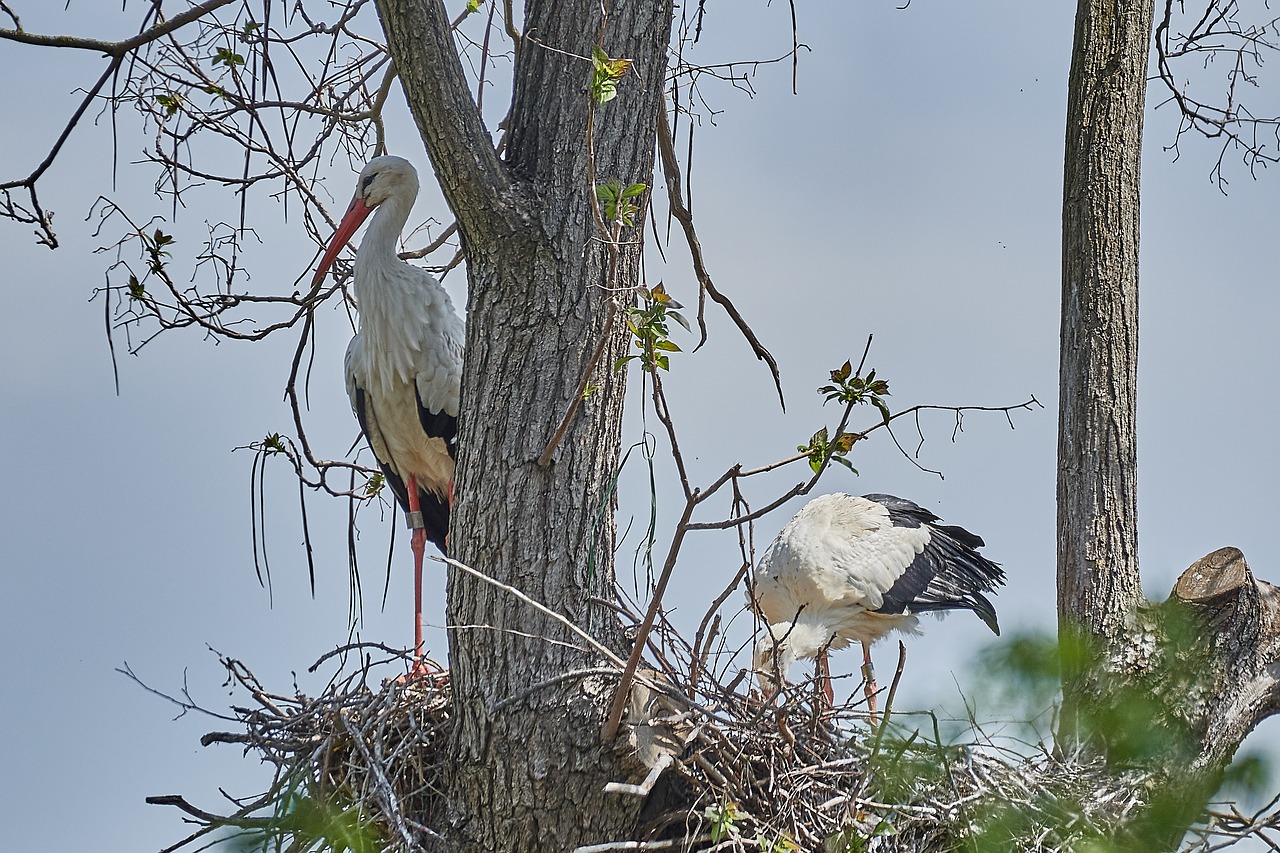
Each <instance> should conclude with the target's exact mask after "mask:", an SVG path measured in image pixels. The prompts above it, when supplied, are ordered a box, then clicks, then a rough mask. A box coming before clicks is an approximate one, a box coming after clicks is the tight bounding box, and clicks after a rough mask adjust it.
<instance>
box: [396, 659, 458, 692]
mask: <svg viewBox="0 0 1280 853" xmlns="http://www.w3.org/2000/svg"><path fill="white" fill-rule="evenodd" d="M447 677H448V673H447V672H446V671H445V670H444V669H443V668H442V667H441V666H440V664H438V663H436V662H435V661H433V660H431V659H430V658H425V657H422V656H421V655H414V658H413V665H412V666H410V667H409V671H408V672H406V673H405V674H404V675H402V676H400V677H399V678H397V679H396V684H403V685H409V684H416V683H418V682H422V681H425V682H426V684H425V685H424V686H430V687H435V688H439V687H442V686H444V684H445V682H446V681H447Z"/></svg>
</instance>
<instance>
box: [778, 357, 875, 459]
mask: <svg viewBox="0 0 1280 853" xmlns="http://www.w3.org/2000/svg"><path fill="white" fill-rule="evenodd" d="M818 393H819V394H821V395H822V396H823V397H825V398H826V399H825V402H826V403H829V402H832V401H835V402H838V403H843V404H844V405H846V406H859V405H863V404H867V405H871V406H875V407H876V409H878V410H879V411H880V416H881V417H882V418H883V419H884V422H885V423H888V422H889V418H890V414H889V406H888V404H887V403H885V401H884V398H885V397H887V396H888V395H889V383H888V382H886V381H885V380H883V379H876V372H875V371H874V370H872V371H871V372H870V373H869V374H867V376H866V377H865V378H864V377H863V376H861V375H860V373H855V372H854V370H853V363H852V362H850V361H846V362H845V363H844V364H842V365H841V366H840V367H837V368H836V369H835V370H833V371H831V384H830V385H823V386H822V387H821V388H819V389H818ZM862 437H863V434H862V433H859V432H841V433H839V434H838V435H836V437H835V438H831V436H830V434H829V433H828V432H827V428H826V427H823V428H822V429H820V430H818V431H817V432H815V433H814V434H813V435H811V436H809V441H808V443H806V444H801V445H797V446H796V450H798V451H800V452H801V453H803V454H805V455H806V456H808V457H809V467H810V468H812V469H813V472H814V473H815V474H816V473H818V472H819V471H821V470H822V466H823V465H824V464H825V463H826V462H827V460H828V459H829V460H831V461H832V462H838V463H840V464H841V465H843V466H844V467H846V468H848V469H849V470H850V471H852V472H853V473H855V474H856V473H858V469H857V468H854V467H853V463H851V462H850V461H849V460H848V459H846V458H845V456H847V455H848V453H849V451H850V450H852V449H853V444H854V442H856V441H857V440H858V439H860V438H862Z"/></svg>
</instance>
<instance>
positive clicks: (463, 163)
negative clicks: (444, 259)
mask: <svg viewBox="0 0 1280 853" xmlns="http://www.w3.org/2000/svg"><path fill="white" fill-rule="evenodd" d="M377 7H378V16H379V18H380V19H381V20H382V27H383V30H384V31H385V32H386V35H387V50H388V51H389V52H390V53H391V57H392V60H393V61H394V62H395V65H396V69H397V71H398V72H399V74H400V80H401V84H402V85H403V86H404V88H405V94H406V97H407V99H408V102H409V108H410V110H411V111H412V112H413V118H414V121H415V122H416V123H417V125H418V132H419V133H420V134H421V136H422V141H423V142H424V143H425V145H426V148H427V154H428V156H430V158H431V164H432V166H434V167H435V171H436V176H437V177H438V178H439V181H440V188H441V190H442V191H443V192H444V195H445V199H446V200H447V201H448V203H449V207H450V208H451V209H452V210H453V212H454V215H455V216H456V217H457V218H458V224H459V227H460V229H461V231H462V235H463V240H464V241H465V242H470V243H475V242H476V241H477V240H478V238H479V236H480V235H482V234H485V235H493V234H503V233H507V234H509V233H511V232H513V231H515V230H517V228H518V227H519V222H520V219H519V206H518V205H516V204H515V203H514V201H513V199H514V194H513V183H512V181H511V179H510V176H509V175H508V172H507V169H506V168H505V167H504V166H503V164H502V162H501V161H500V160H499V159H498V154H497V152H496V151H495V149H494V144H493V140H492V138H491V137H490V135H489V131H488V130H487V129H486V128H485V126H484V121H483V119H482V118H481V115H480V111H479V109H477V107H476V104H475V101H474V100H473V99H472V97H471V90H470V88H469V87H468V86H467V79H466V75H465V73H464V72H463V69H462V63H461V62H460V61H459V59H458V53H457V49H456V47H455V45H454V40H453V31H452V22H451V21H450V19H449V15H448V12H447V11H446V10H445V8H444V4H442V3H441V2H440V0H377Z"/></svg>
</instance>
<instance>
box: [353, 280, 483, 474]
mask: <svg viewBox="0 0 1280 853" xmlns="http://www.w3.org/2000/svg"><path fill="white" fill-rule="evenodd" d="M354 293H355V299H356V304H357V307H358V308H359V309H360V330H359V331H358V332H357V333H356V335H355V337H353V338H352V339H351V344H350V345H349V346H348V347H347V356H346V373H347V393H348V394H349V395H350V396H351V404H352V406H353V407H354V406H355V405H356V392H357V389H363V390H364V392H365V411H366V415H365V417H366V424H367V426H368V439H369V446H370V447H371V448H372V449H373V452H374V455H375V456H377V457H378V460H379V461H380V462H382V463H383V464H384V465H386V466H388V467H390V468H391V469H393V470H394V471H395V472H396V473H397V474H398V475H399V476H400V478H401V479H402V480H403V479H405V478H406V476H407V475H412V476H413V477H414V479H415V480H417V481H418V483H419V485H421V486H422V487H423V488H425V489H429V490H430V491H432V492H433V493H434V494H435V495H436V496H437V497H442V498H443V497H445V495H446V493H447V491H448V486H449V484H450V483H451V482H452V481H453V470H454V463H453V456H452V454H451V453H450V448H449V447H448V444H447V442H446V441H445V440H444V439H442V438H439V437H432V436H428V435H427V434H426V432H425V431H424V429H423V425H422V421H421V418H420V417H419V413H418V401H419V400H421V401H422V405H423V407H424V408H426V409H427V410H429V411H433V412H443V413H444V414H445V415H447V416H449V417H451V418H455V419H456V418H457V416H458V397H459V393H460V390H459V389H460V386H461V382H462V345H463V336H464V330H463V324H462V320H461V319H459V317H458V315H457V312H455V311H454V309H453V302H452V300H450V299H449V294H448V293H446V292H445V290H444V288H443V287H441V286H440V283H439V282H438V281H436V279H435V278H434V277H433V276H432V275H431V274H430V273H428V272H426V271H425V270H421V269H418V268H416V267H411V266H409V265H408V264H404V263H397V264H396V265H395V266H394V267H388V266H379V265H367V266H366V267H362V264H361V258H360V257H359V256H357V258H356V269H355V285H354ZM415 392H416V393H415Z"/></svg>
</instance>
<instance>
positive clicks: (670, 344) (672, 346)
mask: <svg viewBox="0 0 1280 853" xmlns="http://www.w3.org/2000/svg"><path fill="white" fill-rule="evenodd" d="M653 348H654V349H660V350H666V351H667V352H680V351H681V350H680V347H679V346H678V345H677V344H676V343H675V342H674V341H666V340H662V341H654V342H653Z"/></svg>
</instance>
